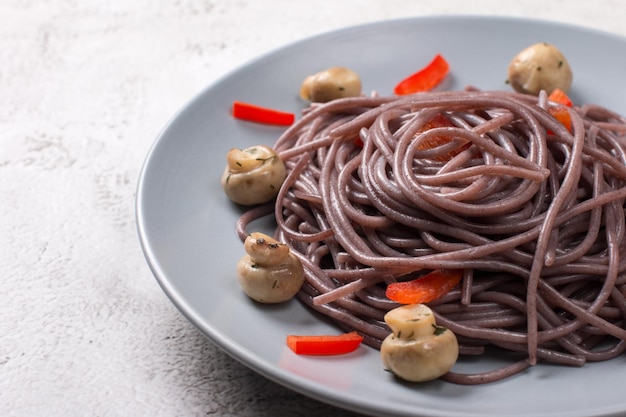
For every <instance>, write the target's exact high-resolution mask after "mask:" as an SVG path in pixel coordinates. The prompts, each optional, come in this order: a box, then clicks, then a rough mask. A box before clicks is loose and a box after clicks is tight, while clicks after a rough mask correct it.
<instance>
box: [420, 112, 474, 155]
mask: <svg viewBox="0 0 626 417" xmlns="http://www.w3.org/2000/svg"><path fill="white" fill-rule="evenodd" d="M436 127H454V124H453V123H452V122H451V121H450V119H448V118H447V117H446V116H445V115H443V114H442V113H438V114H437V115H436V116H435V117H433V118H432V119H431V120H430V121H428V122H427V123H426V124H425V125H424V126H423V127H422V128H421V129H420V130H419V132H418V134H419V133H423V132H426V131H427V130H430V129H434V128H436ZM449 141H450V139H449V138H447V137H444V136H435V137H431V138H430V139H429V140H426V141H423V142H422V143H420V144H419V145H418V146H417V149H418V150H427V149H433V148H436V147H438V146H441V145H445V144H446V143H448V142H449ZM471 145H472V143H471V142H467V143H465V144H463V145H460V146H459V147H458V148H455V149H452V150H451V151H450V152H448V153H447V154H445V155H440V156H438V157H435V158H434V160H435V161H439V162H447V161H449V160H451V159H452V158H454V157H455V156H456V155H458V154H459V153H461V152H463V151H464V150H465V149H467V148H469V147H470V146H471Z"/></svg>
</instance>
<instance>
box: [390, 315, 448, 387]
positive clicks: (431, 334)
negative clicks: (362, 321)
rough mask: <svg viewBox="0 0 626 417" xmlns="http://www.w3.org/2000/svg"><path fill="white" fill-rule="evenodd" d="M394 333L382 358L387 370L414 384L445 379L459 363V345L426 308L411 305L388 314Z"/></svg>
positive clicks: (391, 334) (392, 332)
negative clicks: (457, 362) (443, 377)
mask: <svg viewBox="0 0 626 417" xmlns="http://www.w3.org/2000/svg"><path fill="white" fill-rule="evenodd" d="M385 322H386V323H387V325H389V328H390V329H391V333H390V334H389V336H387V337H386V338H385V340H383V343H382V345H381V347H380V357H381V359H382V362H383V366H384V367H385V369H387V370H389V371H391V372H393V373H394V374H395V375H396V376H398V377H399V378H402V379H404V380H407V381H411V382H425V381H431V380H433V379H437V378H439V377H440V376H442V375H445V374H446V373H447V372H448V371H450V369H451V368H452V366H454V364H455V363H456V361H457V358H458V356H459V345H458V342H457V339H456V336H455V335H454V333H452V332H451V331H450V330H448V329H446V328H445V327H442V326H438V325H437V323H436V320H435V315H434V313H433V311H432V310H431V309H430V308H428V307H427V306H426V305H424V304H409V305H405V306H402V307H397V308H394V309H393V310H391V311H389V312H388V313H387V314H385Z"/></svg>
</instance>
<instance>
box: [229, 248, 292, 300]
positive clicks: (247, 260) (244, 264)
mask: <svg viewBox="0 0 626 417" xmlns="http://www.w3.org/2000/svg"><path fill="white" fill-rule="evenodd" d="M237 280H238V282H239V285H240V286H241V288H242V289H243V291H244V292H245V293H246V295H247V296H248V297H250V298H252V299H253V300H256V301H258V302H260V303H267V304H273V303H282V302H284V301H288V300H290V299H291V298H293V297H294V296H295V295H296V294H297V293H298V291H299V290H300V288H301V287H302V284H303V283H304V269H303V267H302V264H301V263H300V261H299V260H298V258H296V257H295V256H294V255H293V254H289V257H288V258H287V259H286V260H285V261H284V262H282V263H279V264H276V265H269V266H259V265H258V264H256V263H255V262H254V260H253V259H252V258H251V257H250V255H247V254H246V255H244V256H243V257H242V258H241V260H240V261H239V263H238V264H237Z"/></svg>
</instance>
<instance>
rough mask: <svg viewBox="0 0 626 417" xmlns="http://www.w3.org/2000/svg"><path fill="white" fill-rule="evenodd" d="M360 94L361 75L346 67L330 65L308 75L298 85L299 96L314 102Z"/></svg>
mask: <svg viewBox="0 0 626 417" xmlns="http://www.w3.org/2000/svg"><path fill="white" fill-rule="evenodd" d="M360 95H361V77H359V74H357V73H356V72H354V71H352V70H351V69H350V68H346V67H331V68H328V69H325V70H322V71H319V72H316V73H315V74H313V75H309V76H307V77H306V78H305V79H304V81H303V82H302V86H301V87H300V97H301V98H302V99H304V100H308V101H312V102H316V103H326V102H328V101H331V100H335V99H338V98H344V97H357V96H360Z"/></svg>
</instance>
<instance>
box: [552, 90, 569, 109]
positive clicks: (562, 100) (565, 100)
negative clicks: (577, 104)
mask: <svg viewBox="0 0 626 417" xmlns="http://www.w3.org/2000/svg"><path fill="white" fill-rule="evenodd" d="M548 100H550V101H552V102H554V103H559V104H562V105H564V106H567V107H572V106H573V105H574V103H573V102H572V99H571V98H569V96H568V95H567V93H566V92H565V91H563V90H561V89H560V88H555V89H554V90H552V92H551V93H550V95H549V96H548Z"/></svg>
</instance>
